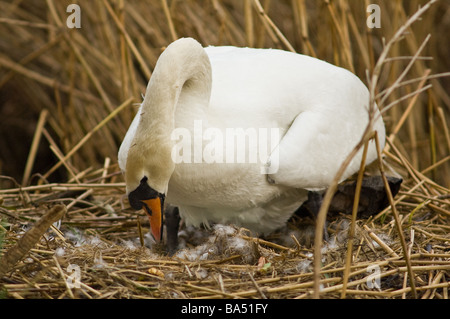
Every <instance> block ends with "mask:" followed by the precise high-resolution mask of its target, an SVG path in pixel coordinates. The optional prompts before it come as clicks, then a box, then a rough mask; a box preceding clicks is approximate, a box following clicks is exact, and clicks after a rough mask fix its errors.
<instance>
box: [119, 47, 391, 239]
mask: <svg viewBox="0 0 450 319" xmlns="http://www.w3.org/2000/svg"><path fill="white" fill-rule="evenodd" d="M368 104H369V92H368V89H367V87H366V86H365V85H364V84H363V83H362V81H361V80H360V79H359V78H358V77H357V76H356V75H354V74H353V73H351V72H350V71H348V70H346V69H343V68H340V67H337V66H334V65H332V64H330V63H327V62H325V61H322V60H319V59H316V58H313V57H309V56H305V55H301V54H297V53H292V52H286V51H283V50H278V49H254V48H239V47H232V46H217V47H214V46H209V47H206V48H203V47H202V45H201V44H200V43H199V42H197V41H196V40H195V39H192V38H181V39H178V40H176V41H174V42H172V43H171V44H170V45H168V46H167V48H166V49H165V50H164V51H163V53H162V54H161V55H160V57H159V59H158V61H157V64H156V66H155V69H154V72H153V74H152V76H151V78H150V80H149V82H148V85H147V88H146V93H145V96H144V99H143V102H142V104H141V105H140V107H139V110H138V111H137V113H136V116H135V117H134V119H133V121H132V123H131V125H130V127H129V129H128V131H127V133H126V135H125V137H124V139H123V142H122V144H121V146H120V148H119V153H118V163H119V166H120V169H121V170H122V171H123V173H124V178H125V183H126V193H127V195H128V198H129V202H130V205H131V207H133V208H134V209H136V210H140V209H142V208H144V209H145V211H146V212H147V214H148V217H149V219H150V226H151V233H152V235H153V237H154V238H155V240H156V241H157V242H159V241H160V240H161V239H162V224H163V209H164V203H168V204H171V205H173V206H177V207H178V208H179V212H180V216H181V218H182V219H183V220H184V221H185V223H186V224H187V225H194V226H199V225H201V224H205V225H209V223H232V224H235V225H238V226H241V227H245V228H247V229H250V230H252V231H253V232H255V233H256V234H259V235H265V234H268V233H270V232H273V231H274V230H276V229H278V228H280V227H281V226H283V225H284V224H285V223H286V222H287V220H288V219H289V218H290V217H291V215H292V214H293V213H294V212H295V211H296V210H297V209H298V208H299V207H300V206H301V205H302V203H303V202H305V201H306V200H307V197H308V195H307V194H308V191H309V190H320V189H324V188H326V187H327V186H328V185H329V184H330V183H331V181H332V180H333V178H334V176H335V174H336V173H337V171H338V169H339V166H340V165H341V163H342V162H343V160H344V158H345V157H346V156H347V155H348V154H349V153H350V151H351V150H352V149H353V148H354V147H355V145H356V144H357V142H358V141H359V140H360V138H361V136H362V133H363V131H364V129H365V128H366V126H367V124H368V121H369V117H368ZM377 115H379V112H378V110H377ZM233 130H234V131H233ZM374 130H376V131H377V132H378V137H379V140H380V143H381V147H384V141H385V127H384V122H383V120H382V118H381V116H378V119H377V121H376V122H375V124H374ZM230 131H231V132H234V133H236V132H241V133H242V132H244V133H245V134H244V138H243V139H242V138H241V139H240V143H238V142H237V140H238V136H236V135H235V136H234V137H235V139H234V140H233V139H232V138H230V139H226V137H229V136H230V134H228V133H229V132H230ZM269 132H271V133H269ZM254 133H256V135H258V133H259V135H258V140H262V141H263V142H261V143H259V144H261V145H256V144H257V143H253V142H252V143H250V140H252V141H253V140H254V139H255V138H254V136H255V134H254ZM272 133H273V134H272ZM227 134H228V135H227ZM241 137H242V136H241ZM243 140H244V142H243ZM255 145H256V146H255ZM239 147H240V148H241V149H242V148H243V149H244V151H245V152H248V154H244V155H245V156H244V157H245V160H242V158H241V161H238V160H236V158H237V151H239V150H238V148H239ZM230 154H231V155H230ZM252 154H256V155H257V156H253V155H252ZM207 155H208V156H207ZM233 155H234V157H233ZM250 157H251V158H250ZM255 157H256V160H255ZM361 157H362V152H361V151H360V152H359V153H358V155H357V156H356V157H355V158H354V159H353V160H352V162H351V163H350V165H349V166H348V167H347V169H346V171H345V174H344V175H343V176H342V180H345V179H347V178H348V177H349V176H351V175H352V174H354V173H355V172H357V171H358V170H359V165H360V162H361ZM376 157H377V152H376V148H375V144H374V142H373V141H371V142H370V143H369V147H368V153H367V160H366V161H367V164H369V163H371V162H372V161H374V160H375V159H376ZM180 158H181V160H180ZM233 160H234V161H233Z"/></svg>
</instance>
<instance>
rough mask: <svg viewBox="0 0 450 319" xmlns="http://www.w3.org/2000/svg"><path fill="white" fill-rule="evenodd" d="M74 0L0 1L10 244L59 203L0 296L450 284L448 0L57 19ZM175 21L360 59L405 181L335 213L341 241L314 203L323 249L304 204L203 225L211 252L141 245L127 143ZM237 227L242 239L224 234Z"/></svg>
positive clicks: (5, 218)
mask: <svg viewBox="0 0 450 319" xmlns="http://www.w3.org/2000/svg"><path fill="white" fill-rule="evenodd" d="M70 3H71V1H55V0H47V1H37V2H29V1H27V2H25V1H23V2H21V1H18V2H17V1H1V0H0V33H1V34H2V37H1V38H0V248H1V255H0V256H1V257H0V258H2V261H4V260H6V259H3V258H5V256H8V254H10V255H11V254H13V253H14V252H15V247H16V246H15V245H16V243H18V242H20V241H21V240H22V241H23V240H24V238H25V239H26V238H27V235H25V231H26V230H27V229H28V228H29V227H32V226H33V225H35V224H37V225H40V224H42V223H44V224H45V220H43V217H42V216H44V213H45V212H47V211H48V210H49V209H50V210H51V207H59V206H54V205H64V206H65V209H67V212H66V214H65V216H64V218H63V219H62V221H61V224H60V225H52V226H51V228H50V229H49V230H48V231H46V232H45V234H44V235H43V236H41V235H40V233H39V236H38V237H39V238H34V239H33V241H32V243H30V244H29V245H28V246H29V247H28V246H26V247H22V248H24V249H23V250H22V251H21V252H20V255H17V254H16V255H15V258H14V260H11V261H8V263H7V265H8V266H7V267H6V266H5V267H3V268H8V269H3V268H2V273H3V274H4V275H3V276H2V277H1V278H0V286H1V288H0V289H1V290H0V297H7V298H89V299H91V298H300V299H301V298H311V297H321V298H424V299H426V298H439V299H448V291H449V288H450V287H449V286H450V284H449V277H450V252H449V249H450V236H449V231H450V226H449V218H450V202H449V187H450V178H449V176H450V156H449V153H450V134H449V127H448V123H449V118H450V96H449V87H450V80H449V78H448V75H449V73H448V71H449V70H450V65H449V62H448V55H449V54H450V52H449V48H448V45H447V43H448V40H449V38H448V30H449V29H450V20H449V14H450V5H449V4H448V2H445V1H434V0H431V1H426V0H411V1H370V2H369V1H351V2H349V1H343V0H333V1H329V0H324V1H315V2H309V1H305V0H292V1H268V0H265V1H259V0H245V1H240V0H222V1H220V0H210V1H194V0H187V1H168V0H161V1H156V0H155V1H150V2H148V1H138V0H134V1H123V0H116V1H110V0H104V1H87V0H84V1H78V4H79V5H80V8H81V11H82V15H81V24H82V27H81V29H69V28H67V27H66V25H65V22H66V19H67V17H68V15H69V13H67V12H66V8H67V6H68V5H69V4H70ZM370 3H376V4H378V5H379V6H380V9H381V16H380V18H381V28H379V29H370V28H368V27H367V26H366V18H367V13H366V8H367V6H368V5H369V4H370ZM417 12H419V13H417ZM415 14H417V15H415ZM408 17H409V18H408ZM182 36H191V37H194V38H196V39H198V40H199V41H200V42H201V43H203V44H204V45H205V46H206V45H228V44H230V45H237V46H253V47H275V48H281V49H285V50H290V51H296V52H299V53H304V54H308V55H311V56H315V57H318V58H321V59H324V60H327V61H329V62H331V63H333V64H336V65H339V66H342V67H345V68H347V69H349V70H352V71H353V72H355V73H356V74H357V75H358V76H359V77H360V78H361V79H362V80H363V81H364V82H365V83H366V84H367V85H368V87H369V89H370V92H371V97H372V102H376V103H377V104H378V105H379V106H380V108H381V109H382V112H383V117H384V120H385V122H386V126H387V132H388V136H389V137H388V140H387V145H386V147H385V149H384V150H383V157H384V158H385V160H386V162H387V163H388V164H389V165H391V166H394V167H395V168H396V169H397V170H398V171H399V172H400V173H401V174H402V176H403V177H404V183H403V185H402V188H401V191H400V193H399V195H398V196H397V197H396V198H394V199H392V198H391V205H390V206H389V207H388V208H386V209H385V210H383V211H382V212H380V213H379V214H377V215H376V216H374V217H372V218H370V219H369V220H358V219H356V217H355V216H354V215H353V216H352V218H351V219H347V217H341V218H340V219H335V220H332V221H331V223H330V227H329V230H330V232H331V233H332V235H333V238H335V239H336V242H334V243H331V244H324V243H322V242H321V233H320V232H321V230H322V228H321V227H320V224H321V223H323V221H324V218H325V215H324V213H322V215H321V220H320V221H319V225H318V228H317V229H318V230H319V231H318V232H317V238H319V239H320V240H317V239H316V243H315V248H316V251H314V250H313V248H311V246H309V245H307V244H305V241H303V240H302V239H301V238H300V236H301V234H302V232H301V231H300V232H299V231H298V229H302V228H301V227H303V226H302V224H301V222H303V221H301V222H300V223H299V221H298V220H296V219H293V220H292V221H291V222H290V223H289V225H288V227H289V229H291V230H294V231H293V232H292V233H290V234H291V236H290V240H291V242H292V245H289V244H288V243H287V242H286V240H285V241H280V240H279V239H278V240H277V239H276V236H279V237H280V236H282V235H283V232H280V233H276V234H275V236H274V237H275V238H266V239H260V238H254V237H253V236H252V235H251V234H249V233H248V232H246V231H245V230H236V232H235V233H234V234H233V235H223V234H217V233H208V232H207V231H205V230H203V231H200V230H199V231H198V232H199V233H200V232H206V233H207V234H208V235H209V236H212V238H214V239H215V240H214V241H213V242H212V243H210V244H211V245H213V246H212V248H214V249H216V254H210V255H209V257H208V258H206V259H202V260H200V259H194V260H189V259H186V258H184V259H183V258H180V257H179V256H178V257H167V256H165V255H164V254H162V252H161V251H160V247H157V246H155V245H154V246H152V248H151V249H149V248H146V247H142V246H143V244H144V243H145V242H146V238H145V236H144V235H142V233H146V231H147V230H148V221H147V220H146V218H145V214H143V213H142V212H138V213H136V212H134V211H133V210H132V209H130V207H129V205H128V203H127V200H126V198H124V196H123V195H124V183H123V179H122V176H121V173H120V172H119V170H118V167H117V164H116V162H117V158H116V154H117V148H118V145H119V144H120V142H121V140H122V138H123V136H124V134H125V132H126V129H127V127H128V125H129V123H130V122H131V119H132V117H133V116H134V113H135V111H136V104H135V103H138V102H139V101H140V100H141V94H142V93H143V92H144V90H145V86H146V84H147V81H148V78H149V77H150V76H151V72H152V69H153V68H154V66H155V63H156V60H157V58H158V56H159V54H160V53H161V52H162V50H163V49H164V47H165V46H167V45H168V44H169V43H170V42H172V41H173V40H174V39H176V38H178V37H182ZM366 133H367V134H366V135H365V137H364V138H363V139H362V140H361V143H360V147H363V145H364V143H365V142H366V140H367V139H368V138H373V135H372V133H371V130H370V128H368V130H367V132H366ZM381 169H382V166H381ZM331 193H332V189H331V190H330V194H331ZM355 200H356V201H357V199H355ZM323 211H325V206H323ZM348 218H350V217H348ZM347 220H348V221H349V222H348V224H350V227H349V228H346V227H344V228H342V224H343V222H345V221H347ZM340 227H341V228H340ZM31 229H33V228H31ZM141 230H142V231H141ZM349 232H350V233H349ZM294 234H295V235H294ZM299 234H300V235H299ZM140 235H141V236H140ZM28 237H29V236H28ZM231 237H237V238H239V239H240V240H241V243H242V244H243V245H244V246H245V247H246V249H248V250H247V251H245V252H244V251H242V250H237V249H236V247H228V246H226V245H225V246H224V247H222V246H223V245H222V244H223V243H226V242H227V240H229V239H230V238H231ZM187 241H188V243H187V247H190V248H192V247H196V246H198V245H199V243H198V242H195V241H193V240H192V239H191V238H188V239H187ZM221 243H222V244H221ZM221 245H222V246H221ZM322 246H324V247H322ZM219 248H220V249H219ZM321 248H322V249H321ZM249 256H250V257H249ZM4 263H6V261H4ZM71 265H72V266H73V265H75V266H77V267H79V270H80V272H79V273H76V274H77V275H79V277H77V281H76V283H77V284H78V285H77V286H75V287H74V286H72V285H71V284H73V281H70V280H72V279H73V278H74V277H73V276H74V274H75V273H74V272H72V271H71V269H72V268H70V266H71ZM313 266H315V267H313ZM374 267H375V268H374ZM371 269H375V270H376V271H378V275H379V277H377V278H379V280H380V282H379V284H380V287H379V288H377V287H374V286H373V282H372V281H371V279H373V278H374V277H372V276H371V275H372V273H371V272H370V270H371Z"/></svg>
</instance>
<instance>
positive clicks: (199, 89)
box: [127, 39, 211, 192]
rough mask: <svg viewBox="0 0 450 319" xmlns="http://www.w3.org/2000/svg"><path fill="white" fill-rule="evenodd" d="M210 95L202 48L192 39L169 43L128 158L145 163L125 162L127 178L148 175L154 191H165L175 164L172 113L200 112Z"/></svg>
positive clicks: (150, 85) (208, 71) (207, 65)
mask: <svg viewBox="0 0 450 319" xmlns="http://www.w3.org/2000/svg"><path fill="white" fill-rule="evenodd" d="M210 94H211V65H210V61H209V58H208V56H207V54H206V52H205V50H204V49H203V47H202V46H201V45H200V44H199V43H198V42H197V41H195V40H193V39H181V40H178V41H176V42H173V43H172V44H170V45H169V46H168V47H167V48H166V50H165V51H164V52H163V53H162V54H161V56H160V57H159V59H158V62H157V64H156V67H155V69H154V71H153V74H152V77H151V79H150V81H149V83H148V86H147V91H146V94H145V98H144V101H143V102H142V107H141V114H140V122H139V124H138V127H137V130H136V133H135V136H134V139H133V143H132V144H133V147H131V148H130V151H129V153H128V157H129V158H130V156H131V157H135V158H136V159H138V160H139V159H141V160H142V159H146V161H145V163H143V162H142V161H141V164H140V165H137V166H136V164H135V163H136V162H137V161H136V160H135V161H133V160H128V161H127V174H130V175H134V176H130V179H134V180H135V179H139V180H140V178H142V176H141V177H139V175H141V174H145V175H147V176H148V175H150V176H148V178H149V182H150V181H152V182H153V183H155V186H154V188H155V189H156V190H158V191H159V189H162V190H163V189H166V188H167V185H166V184H167V183H168V181H169V179H170V175H171V174H172V172H173V169H174V165H175V164H174V163H173V161H172V159H171V157H170V156H171V150H172V147H173V141H172V140H171V138H170V136H171V133H172V131H173V129H174V127H175V112H176V111H177V113H178V112H180V111H182V110H177V108H179V107H180V108H185V109H186V111H185V112H184V111H183V114H195V115H194V116H197V115H198V114H199V112H200V113H203V112H204V109H205V108H206V107H207V106H208V104H209V97H210ZM181 101H182V103H181ZM133 166H134V167H133ZM161 166H163V167H164V168H167V169H161ZM133 172H134V173H133ZM158 184H159V185H158ZM151 186H152V185H151ZM161 192H162V191H161Z"/></svg>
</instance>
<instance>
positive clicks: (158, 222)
mask: <svg viewBox="0 0 450 319" xmlns="http://www.w3.org/2000/svg"><path fill="white" fill-rule="evenodd" d="M142 202H143V203H144V209H145V212H146V213H147V216H148V219H149V220H150V229H151V232H152V235H153V238H154V239H155V240H156V242H157V243H159V242H160V241H161V236H162V210H163V209H162V205H163V204H162V203H161V199H160V198H159V197H156V198H150V199H146V200H142Z"/></svg>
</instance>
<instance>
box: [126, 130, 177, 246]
mask: <svg viewBox="0 0 450 319" xmlns="http://www.w3.org/2000/svg"><path fill="white" fill-rule="evenodd" d="M145 144H146V145H145V146H146V147H143V146H144V145H140V142H139V140H135V144H134V145H133V146H132V147H131V148H130V150H129V151H128V159H127V163H126V170H125V183H126V188H127V194H128V200H129V202H130V206H131V207H132V208H134V209H135V210H141V209H143V210H144V211H145V212H146V213H147V216H148V218H149V221H150V229H151V234H152V236H153V238H154V239H155V241H156V242H160V241H161V239H162V227H163V216H164V214H163V213H164V200H165V197H166V193H167V190H168V185H169V180H170V177H171V175H172V173H173V171H174V169H175V164H174V163H173V161H172V159H171V158H170V156H169V158H167V152H164V147H161V145H160V146H159V148H158V150H157V151H155V147H156V146H155V145H156V144H157V142H156V141H155V140H154V139H147V140H146V143H145ZM152 145H153V146H152Z"/></svg>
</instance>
